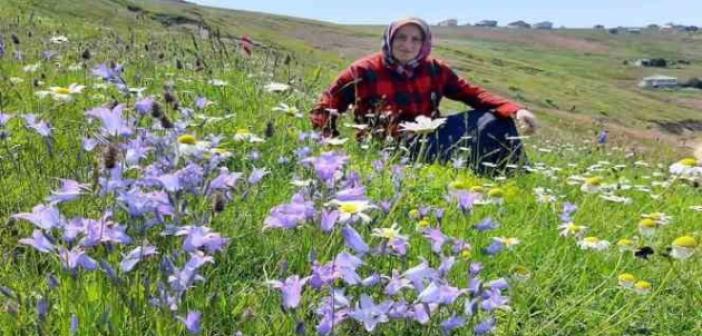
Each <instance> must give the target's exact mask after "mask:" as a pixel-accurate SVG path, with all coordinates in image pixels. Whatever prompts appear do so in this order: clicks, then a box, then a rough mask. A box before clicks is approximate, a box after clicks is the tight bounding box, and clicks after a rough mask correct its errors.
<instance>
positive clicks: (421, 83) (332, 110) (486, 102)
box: [310, 18, 537, 172]
mask: <svg viewBox="0 0 702 336" xmlns="http://www.w3.org/2000/svg"><path fill="white" fill-rule="evenodd" d="M431 48H432V37H431V31H430V29H429V25H428V24H427V23H426V22H424V20H422V19H419V18H406V19H402V20H398V21H395V22H393V23H391V24H390V25H389V26H388V27H387V29H386V30H385V34H384V35H383V44H382V51H381V52H378V53H374V54H371V55H367V56H365V57H363V58H361V59H359V60H357V61H355V62H354V63H353V64H351V65H350V66H349V67H348V68H346V69H345V70H344V71H342V72H341V74H340V75H339V77H338V78H337V79H336V80H335V81H334V82H333V83H332V85H331V86H330V87H329V88H328V89H327V90H326V91H324V93H323V94H322V95H321V97H320V99H319V101H318V103H317V104H316V106H315V107H314V108H313V110H312V111H311V118H310V119H311V121H312V124H313V126H314V127H315V128H316V129H319V130H321V131H322V133H323V135H324V136H325V137H333V136H337V135H338V134H339V133H338V131H337V118H338V116H339V114H340V113H342V112H345V111H346V110H347V109H349V106H350V105H351V106H352V110H353V113H354V119H355V122H356V123H358V124H366V125H369V128H368V129H365V130H361V131H359V133H360V134H358V136H359V137H363V136H366V135H368V134H369V133H370V134H371V135H372V136H374V137H378V138H385V137H386V136H388V135H389V136H393V137H394V138H396V139H407V138H408V137H409V136H410V135H406V133H407V132H402V131H401V130H400V128H399V124H400V123H402V122H412V121H415V118H416V117H417V116H420V115H423V116H427V117H431V118H437V117H439V116H440V113H439V102H440V101H441V98H442V97H444V96H446V97H448V98H449V99H453V100H458V101H462V102H464V103H466V104H468V105H470V106H472V107H473V108H474V109H475V110H473V111H467V112H463V113H459V114H455V115H451V116H449V117H448V118H447V120H446V122H445V123H444V125H443V126H442V127H440V128H439V129H438V130H437V131H436V132H435V133H433V134H430V135H429V136H428V140H429V143H428V146H427V147H428V150H427V151H426V155H427V159H429V160H435V159H438V160H441V161H446V160H448V159H449V158H451V155H452V153H454V151H455V150H456V149H457V148H459V147H462V146H467V147H470V148H471V149H472V151H471V152H472V157H471V162H470V163H471V166H472V167H473V168H474V169H477V170H478V172H485V171H486V170H487V169H489V168H504V166H505V165H507V164H510V163H518V162H519V161H520V160H522V159H523V158H524V154H523V151H522V148H521V146H522V143H521V141H520V139H519V137H518V135H519V134H518V131H517V127H516V126H515V123H514V120H513V118H516V119H517V120H518V121H519V123H520V125H521V126H522V127H523V128H524V131H525V133H532V132H534V130H535V129H536V125H537V124H536V118H535V117H534V115H533V114H532V113H531V112H529V111H528V110H526V109H525V108H523V107H522V106H520V105H518V104H516V103H514V102H511V101H509V100H507V99H504V98H502V97H499V96H496V95H493V94H491V93H489V92H487V91H486V90H484V89H483V88H481V87H479V86H476V85H473V84H471V83H469V82H468V81H466V80H465V79H463V78H461V77H459V76H458V75H457V74H456V73H455V72H453V71H452V70H451V69H450V68H449V66H448V65H446V64H445V63H444V62H442V61H441V60H438V59H436V58H433V57H430V56H429V54H430V53H431ZM468 137H472V138H470V139H468ZM465 142H467V143H465ZM419 147H420V146H416V143H415V145H414V146H410V148H412V150H413V151H414V154H416V152H417V151H418V148H419Z"/></svg>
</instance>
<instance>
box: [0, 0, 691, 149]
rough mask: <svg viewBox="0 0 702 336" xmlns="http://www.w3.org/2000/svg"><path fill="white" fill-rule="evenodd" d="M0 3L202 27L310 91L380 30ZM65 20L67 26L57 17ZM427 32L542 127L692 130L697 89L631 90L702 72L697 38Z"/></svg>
mask: <svg viewBox="0 0 702 336" xmlns="http://www.w3.org/2000/svg"><path fill="white" fill-rule="evenodd" d="M3 6H4V8H3V9H5V10H3V13H4V14H3V15H5V16H7V17H8V18H10V17H13V16H17V15H19V16H23V17H25V18H26V17H27V16H28V15H32V14H34V15H35V17H36V18H37V19H41V20H53V21H54V22H55V23H57V24H59V26H62V25H72V24H73V25H75V24H76V23H77V21H80V22H81V23H80V24H85V23H87V24H89V25H95V26H103V27H106V26H107V27H111V29H116V30H117V31H120V30H121V31H125V30H129V31H141V32H144V33H148V34H164V33H170V34H174V33H177V32H187V33H193V34H197V35H199V34H200V32H201V31H202V29H198V26H199V27H202V28H204V29H207V30H208V31H209V32H210V34H215V33H216V34H218V36H220V37H221V38H223V39H225V40H226V39H227V38H231V37H234V38H238V37H239V36H241V35H242V34H245V33H246V34H249V35H250V36H252V38H253V39H254V40H256V41H257V42H260V43H262V44H264V45H266V46H269V47H271V48H274V49H275V50H278V51H280V52H281V53H285V54H290V55H292V56H293V57H294V58H293V59H294V61H295V62H299V63H302V64H312V65H317V66H318V67H319V68H320V69H323V70H324V71H321V72H320V75H321V78H322V80H321V81H320V86H319V87H318V89H321V88H322V87H323V84H324V83H325V82H327V81H328V80H330V79H331V78H333V76H334V75H335V74H336V73H337V72H338V70H339V69H341V68H342V67H343V66H345V65H347V64H348V63H349V62H351V61H352V60H353V59H354V58H355V57H358V56H361V55H363V54H366V53H369V52H373V51H375V50H377V48H378V45H379V40H380V36H381V34H382V29H383V27H379V26H341V25H334V24H330V23H324V22H318V21H312V20H303V19H296V18H291V17H284V16H277V15H268V14H262V13H253V12H244V11H233V10H223V9H216V8H208V7H202V6H196V5H193V4H189V3H185V2H180V1H116V0H115V1H108V0H98V1H91V2H81V1H51V2H46V1H5V2H4V3H3ZM69 17H70V18H72V20H71V21H69V22H66V21H65V20H63V19H64V18H69ZM73 19H76V20H73ZM435 35H436V40H437V43H436V44H437V46H436V49H435V51H436V52H435V54H436V55H438V56H439V57H441V58H444V59H445V60H447V61H448V62H449V64H451V65H452V66H454V68H456V69H457V70H458V71H459V72H460V73H462V75H464V76H466V77H467V78H468V79H470V80H472V81H474V82H477V83H479V84H481V85H484V86H485V87H487V88H489V89H491V90H494V91H496V92H499V93H501V94H503V95H505V96H508V97H510V98H513V99H514V100H516V101H519V102H520V103H523V104H525V105H527V106H529V107H530V108H532V109H533V110H535V111H537V112H539V114H541V116H542V119H544V120H545V121H546V123H547V125H548V126H549V127H555V128H561V125H562V124H568V123H571V122H575V123H579V124H582V125H580V127H586V128H587V127H591V126H592V125H593V122H595V121H596V122H599V123H598V124H597V125H601V124H603V125H606V126H609V127H611V128H613V129H628V130H629V132H625V131H622V133H627V134H637V135H639V136H641V137H643V138H667V136H666V134H665V133H671V131H672V132H673V133H678V134H677V135H679V133H680V132H684V129H685V128H686V127H687V128H690V129H694V128H696V127H700V123H701V121H700V120H702V108H700V106H702V93H701V92H700V91H698V90H693V91H686V90H677V91H649V90H642V89H639V88H638V87H637V86H636V84H637V83H638V81H639V80H640V79H641V78H643V77H645V76H648V75H653V74H665V75H672V76H677V77H679V78H680V79H681V80H686V79H688V78H690V77H695V76H702V43H698V42H702V34H688V33H685V34H683V33H661V32H653V31H644V32H643V33H642V34H639V35H634V34H624V33H622V34H618V35H612V34H609V33H607V32H606V31H604V30H601V31H596V30H588V29H561V30H555V31H534V30H514V29H506V28H498V29H487V28H477V27H457V28H445V27H441V28H439V27H437V28H435ZM645 57H663V58H666V59H669V60H680V59H682V60H687V61H689V62H690V65H682V66H677V67H672V68H668V69H651V68H639V67H634V66H627V65H624V64H623V62H624V61H633V60H635V59H637V58H645ZM458 109H463V107H461V106H460V104H455V103H450V102H446V103H445V110H447V111H448V110H458ZM661 125H664V126H668V127H660V126H661ZM594 127H595V128H599V127H602V126H594ZM576 130H577V129H576ZM647 130H651V131H647ZM568 131H572V129H568ZM631 131H635V132H631ZM659 131H666V132H663V133H661V132H659ZM615 133H617V132H615ZM615 137H616V135H615Z"/></svg>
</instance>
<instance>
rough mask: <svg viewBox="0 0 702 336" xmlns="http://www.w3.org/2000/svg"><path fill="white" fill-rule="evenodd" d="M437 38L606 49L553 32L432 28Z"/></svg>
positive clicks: (606, 49)
mask: <svg viewBox="0 0 702 336" xmlns="http://www.w3.org/2000/svg"><path fill="white" fill-rule="evenodd" d="M433 29H434V31H435V34H436V36H437V37H439V38H442V37H445V38H465V39H481V40H493V41H500V42H507V43H514V44H525V45H536V46H546V47H550V48H557V49H563V48H565V49H570V50H576V51H581V52H590V53H605V52H607V51H608V47H607V46H606V45H604V44H602V43H598V42H594V41H588V40H586V39H583V38H578V37H573V36H566V35H562V34H560V33H557V32H553V31H543V30H538V31H536V30H517V29H514V30H512V29H506V28H496V29H490V28H479V27H459V28H443V27H436V28H433Z"/></svg>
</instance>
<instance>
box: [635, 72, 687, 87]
mask: <svg viewBox="0 0 702 336" xmlns="http://www.w3.org/2000/svg"><path fill="white" fill-rule="evenodd" d="M639 87H642V88H646V89H660V88H674V87H678V79H677V78H675V77H669V76H663V75H655V76H651V77H646V78H644V79H643V80H641V81H640V82H639Z"/></svg>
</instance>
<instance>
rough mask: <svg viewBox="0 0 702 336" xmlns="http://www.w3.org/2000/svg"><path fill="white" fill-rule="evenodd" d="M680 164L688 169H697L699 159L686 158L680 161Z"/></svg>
mask: <svg viewBox="0 0 702 336" xmlns="http://www.w3.org/2000/svg"><path fill="white" fill-rule="evenodd" d="M680 164H681V165H683V166H688V167H695V166H697V159H695V158H684V159H682V160H680Z"/></svg>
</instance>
